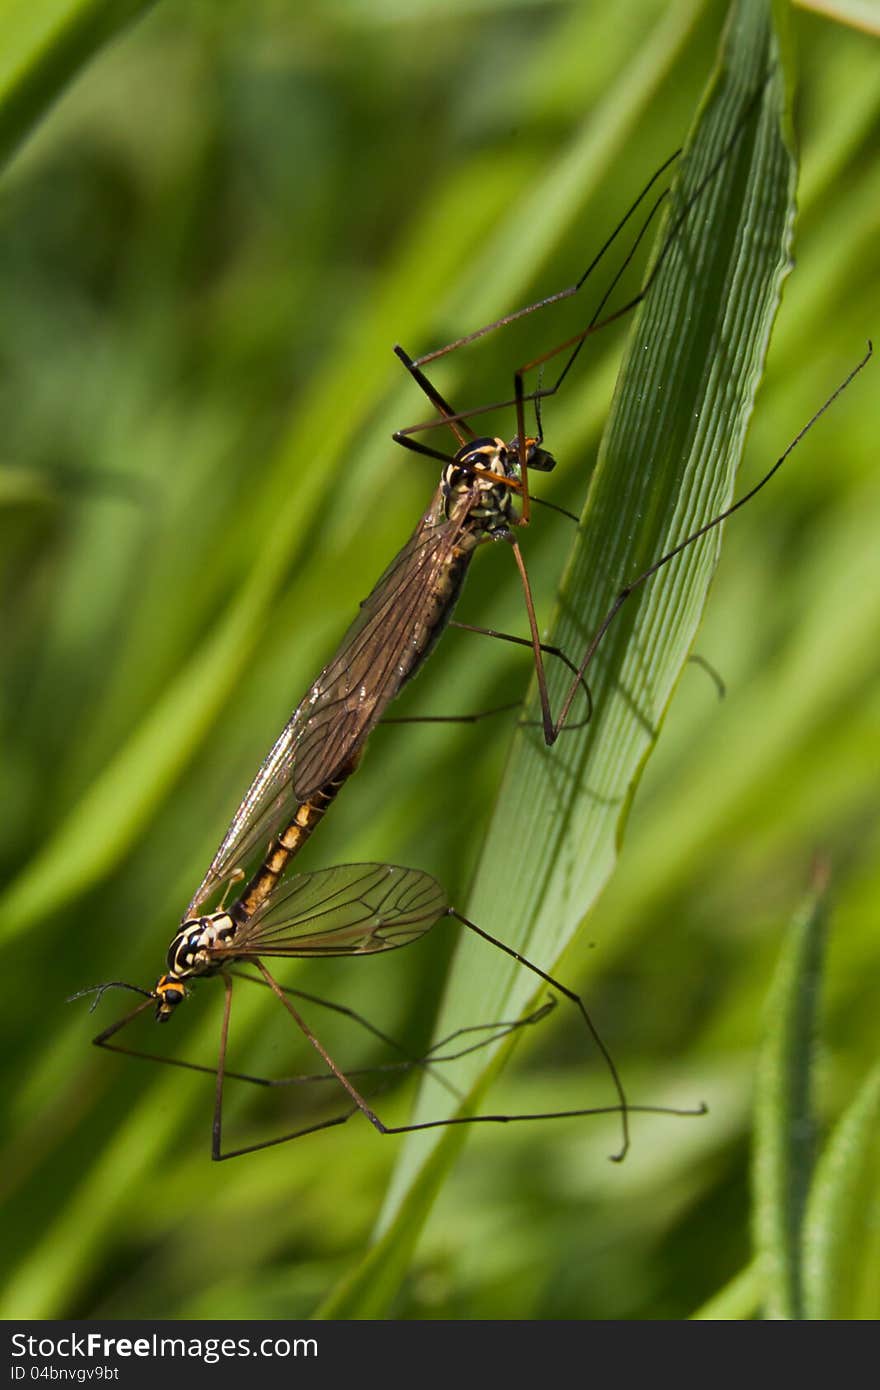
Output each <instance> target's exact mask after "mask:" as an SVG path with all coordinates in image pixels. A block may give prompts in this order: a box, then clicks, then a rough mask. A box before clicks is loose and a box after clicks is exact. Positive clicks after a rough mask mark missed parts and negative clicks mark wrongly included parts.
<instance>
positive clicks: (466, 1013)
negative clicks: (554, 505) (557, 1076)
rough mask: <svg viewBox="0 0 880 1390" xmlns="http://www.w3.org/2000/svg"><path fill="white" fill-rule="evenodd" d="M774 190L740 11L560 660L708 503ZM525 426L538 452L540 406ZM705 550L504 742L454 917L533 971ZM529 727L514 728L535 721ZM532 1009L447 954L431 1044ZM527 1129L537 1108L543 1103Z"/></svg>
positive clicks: (772, 260)
mask: <svg viewBox="0 0 880 1390" xmlns="http://www.w3.org/2000/svg"><path fill="white" fill-rule="evenodd" d="M794 180H795V174H794V160H793V156H792V152H791V148H790V140H789V135H788V116H787V108H786V87H785V81H784V76H783V70H782V67H781V56H780V49H779V45H778V40H777V37H776V35H775V32H774V31H773V29H772V27H771V24H770V21H769V17H768V12H767V8H766V6H765V5H764V4H762V3H752V2H751V0H743V3H737V4H735V5H734V6H733V8H732V11H731V16H730V20H729V24H728V28H727V31H726V34H725V36H724V40H723V43H722V49H721V54H720V57H719V62H718V67H717V70H716V73H715V74H714V76H713V78H712V80H711V82H710V84H709V88H708V90H707V92H706V95H705V97H704V100H703V104H702V108H701V111H700V114H699V117H698V119H697V123H696V125H695V128H694V131H693V134H692V136H691V137H690V139H689V140H688V143H687V146H686V153H685V156H684V158H683V160H682V167H681V171H680V175H679V178H678V180H677V182H676V185H675V192H674V196H673V199H672V207H671V210H670V215H669V220H668V221H667V224H666V226H667V228H668V227H669V226H670V225H672V226H673V227H674V226H675V225H676V223H675V216H676V211H677V210H678V211H680V210H681V209H682V208H687V207H688V206H689V203H691V202H693V207H692V209H691V211H690V213H689V214H688V216H687V217H686V219H685V221H684V223H683V224H682V225H681V227H680V228H679V229H678V230H677V232H676V235H675V238H674V241H673V251H672V254H671V255H669V256H668V257H667V258H666V260H665V261H664V263H663V265H662V268H661V271H660V274H659V276H658V277H657V279H656V281H655V283H654V284H653V286H652V289H651V292H650V294H649V296H648V298H647V301H646V302H645V304H644V306H643V309H642V311H641V312H640V313H639V316H638V319H637V321H636V322H635V324H634V325H633V329H632V334H631V337H630V341H629V347H628V350H627V354H626V358H625V361H624V365H623V367H622V370H621V374H620V378H619V380H618V384H617V389H616V393H615V398H614V403H613V407H612V411H611V416H610V419H609V422H608V426H607V429H606V432H605V436H604V439H603V444H602V449H601V454H600V460H599V464H598V467H597V469H596V472H595V474H594V476H593V479H592V482H591V486H590V491H589V495H588V498H587V502H586V507H585V511H584V516H583V518H582V522H581V527H580V530H579V534H578V538H577V541H576V543H575V546H574V550H573V552H572V555H571V557H570V559H569V562H568V565H567V567H566V572H565V576H564V578H563V581H562V585H561V591H560V602H559V612H558V617H557V621H556V623H555V625H554V628H553V633H552V640H553V641H555V642H557V643H559V644H560V645H561V646H562V647H563V649H564V650H566V651H568V652H574V653H577V652H580V651H583V650H584V649H585V647H586V645H587V643H588V642H589V640H590V637H591V635H592V634H593V633H595V632H596V630H597V629H598V627H599V625H600V623H601V621H602V619H603V616H604V615H605V614H606V613H607V612H608V611H609V608H610V606H611V604H612V601H613V600H614V597H615V594H616V593H617V592H618V590H619V589H620V588H621V587H622V586H623V585H624V584H626V583H628V582H631V581H632V580H633V579H634V578H635V577H636V576H637V575H639V574H640V573H641V572H642V571H643V570H645V569H646V568H647V567H648V566H649V565H650V564H651V563H652V562H653V561H655V560H656V559H657V558H658V557H659V556H660V555H662V554H664V553H665V552H666V551H668V550H669V549H670V548H672V547H673V546H674V545H676V544H677V543H678V542H679V541H680V540H681V539H682V538H683V537H685V536H687V535H689V534H690V533H692V532H693V531H694V530H696V529H697V528H698V527H700V526H701V525H703V524H705V523H706V522H707V521H708V520H710V519H711V518H712V517H713V516H715V515H717V514H718V513H719V512H720V511H721V510H722V509H723V508H724V507H725V506H726V505H728V504H729V501H730V499H731V496H732V491H733V482H734V477H735V473H736V468H737V465H738V463H739V459H740V456H741V451H742V446H743V442H744V438H745V431H746V427H747V423H748V419H749V415H750V413H751V409H752V405H753V402H754V396H755V391H756V389H757V384H758V380H759V377H760V374H761V369H762V364H763V360H764V354H765V351H766V347H767V341H768V337H769V333H770V328H771V325H772V322H773V318H774V315H775V312H776V308H777V305H778V302H779V294H780V288H781V284H782V280H783V278H784V276H785V274H786V273H787V270H788V267H789V248H790V239H791V232H792V224H793V216H794V207H793V197H794ZM575 383H576V378H575V379H574V380H572V379H569V381H568V382H567V384H566V389H567V390H568V391H576V390H577V389H578V388H577V385H576V384H575ZM544 425H545V434H546V439H547V443H548V445H551V446H553V447H555V445H556V442H555V440H554V439H553V431H552V409H551V405H550V404H549V403H548V407H547V410H546V412H545V421H544ZM719 542H720V536H719V533H718V532H717V531H715V532H712V533H711V534H710V536H709V537H708V538H707V539H705V540H704V541H702V542H701V543H700V544H699V545H696V546H693V547H691V548H689V549H688V550H687V551H686V552H685V553H684V554H683V555H682V556H681V557H679V558H678V559H676V560H675V561H674V562H672V563H671V564H670V565H669V566H668V567H666V568H665V569H664V570H663V572H662V573H661V575H660V576H658V578H657V579H656V580H655V581H653V582H651V583H649V584H647V585H645V586H644V587H643V588H641V589H640V590H639V591H638V593H637V595H636V596H634V597H633V598H632V599H631V600H630V601H629V603H627V604H626V605H625V606H624V608H623V609H622V610H621V612H620V615H619V617H618V618H617V620H616V621H615V623H614V625H613V627H612V628H611V630H610V631H609V633H608V635H607V636H606V637H605V639H604V640H603V642H602V645H601V648H600V650H599V653H598V656H597V659H596V660H595V661H594V663H593V664H592V666H591V668H590V682H591V688H592V694H593V700H594V704H595V713H594V716H593V719H592V721H591V723H590V725H589V727H588V728H586V729H582V730H580V731H577V732H570V733H567V734H564V735H563V736H562V737H561V738H560V740H559V742H558V744H557V745H556V746H555V747H554V748H553V749H552V750H548V749H546V748H545V747H544V746H543V743H542V740H541V738H540V734H539V733H538V732H537V731H535V730H534V729H522V730H520V732H519V733H518V735H517V737H516V739H515V741H514V746H513V750H512V752H511V755H510V757H509V759H508V763H507V768H506V772H505V776H504V779H503V782H502V786H501V789H500V792H499V796H498V800H497V804H496V808H495V812H494V815H493V818H492V821H491V824H490V827H489V833H488V836H487V841H486V845H485V848H484V851H483V854H482V856H481V859H480V864H479V869H478V874H477V881H476V885H475V888H474V892H473V894H472V897H471V899H470V901H469V904H468V909H467V914H468V916H469V917H470V918H471V920H473V921H475V922H476V923H478V924H479V925H480V926H481V927H482V928H484V929H485V930H487V931H489V932H492V933H493V934H495V935H497V936H498V937H499V938H500V939H501V940H503V941H504V943H505V944H506V945H508V946H510V947H512V948H514V949H515V950H517V951H519V952H520V953H522V954H523V955H524V956H526V957H528V958H529V959H530V960H532V961H534V962H535V963H536V964H537V965H539V966H540V967H541V968H543V969H544V970H548V971H553V970H555V969H556V968H557V963H558V962H559V960H560V958H561V957H562V955H563V953H564V952H565V951H566V949H567V948H570V947H571V945H572V943H573V942H574V941H575V940H576V939H577V938H578V936H579V934H580V932H581V928H582V926H583V923H584V918H585V915H586V913H587V912H588V910H589V908H590V906H591V904H592V903H593V902H594V901H595V899H596V898H597V896H598V894H599V893H600V891H601V889H602V887H603V886H604V884H605V882H606V881H607V879H608V878H609V876H610V874H611V873H612V871H613V868H614V864H615V861H616V858H617V853H618V849H619V845H620V840H621V836H622V834H623V831H624V827H625V823H626V818H627V814H628V811H629V807H630V804H631V801H632V797H633V794H634V791H635V788H636V785H637V783H638V780H639V777H640V775H641V771H642V769H643V767H644V765H645V761H646V759H647V758H648V756H649V754H650V752H651V749H652V748H653V746H654V743H655V741H656V738H657V735H658V732H659V729H660V725H661V724H662V721H663V717H664V714H665V712H666V709H667V707H668V704H669V701H670V699H671V696H672V693H673V690H674V687H675V684H676V682H677V680H678V677H679V675H680V673H681V670H682V666H683V664H684V662H685V660H686V658H687V655H688V653H689V651H690V648H691V645H692V643H693V639H694V635H695V632H696V628H697V624H698V622H699V617H700V613H701V611H702V606H703V603H704V601H705V597H706V592H707V588H708V585H709V582H710V579H711V576H712V573H713V570H714V567H715V564H716V561H717V556H718V547H719ZM561 684H562V682H561V681H560V680H559V679H554V681H553V684H552V687H551V689H552V693H553V696H554V698H555V700H556V701H557V702H558V700H559V694H560V686H561ZM531 708H532V716H533V717H534V711H535V703H534V701H532V706H531ZM534 997H535V977H534V975H532V974H530V973H529V972H528V971H527V970H524V969H522V968H519V967H516V966H513V965H512V964H511V963H510V962H509V961H508V960H507V959H505V958H504V957H502V956H501V954H500V953H497V952H496V953H494V954H493V953H492V952H491V951H490V950H489V949H488V948H487V947H486V946H484V945H481V944H479V943H476V942H474V941H472V940H466V941H464V942H463V943H462V945H461V948H460V950H459V954H458V958H457V960H456V963H455V968H454V969H453V971H452V973H451V976H450V979H449V983H448V986H447V991H446V1003H445V1007H444V1009H443V1012H442V1016H441V1019H440V1022H439V1025H438V1028H439V1032H440V1034H441V1035H446V1034H448V1033H450V1032H452V1031H453V1030H454V1029H455V1028H458V1027H463V1026H467V1025H468V1024H473V1023H474V1021H476V1020H478V1019H479V1020H484V1021H485V1020H488V1019H492V1018H510V1017H514V1016H516V1015H517V1013H518V1012H519V1011H521V1010H522V1009H523V1008H524V1007H526V1005H527V1004H528V1003H529V1002H530V1001H531V1000H532V999H534ZM562 1007H563V1008H565V1007H567V1006H566V1005H565V1004H564V1003H563V1005H562ZM583 1041H584V1057H585V1062H584V1077H585V1080H584V1101H583V1103H584V1105H585V1106H587V1105H590V1104H595V1105H598V1104H603V1103H605V1104H613V1103H614V1092H613V1090H612V1088H611V1087H610V1086H609V1085H608V1080H607V1077H602V1075H601V1073H602V1068H601V1064H600V1065H599V1066H598V1067H594V1068H593V1069H592V1070H591V1069H589V1068H588V1064H587V1058H588V1055H589V1052H590V1047H589V1038H588V1037H587V1035H586V1032H584V1038H583ZM501 1060H502V1058H501V1056H500V1054H496V1055H495V1057H494V1058H492V1059H491V1060H489V1061H487V1059H486V1056H485V1054H479V1055H477V1056H476V1057H471V1058H469V1059H466V1060H465V1061H463V1062H462V1063H461V1064H460V1066H459V1068H458V1071H457V1075H456V1081H457V1084H458V1085H459V1086H460V1087H461V1088H462V1090H463V1091H464V1092H465V1093H466V1094H467V1096H468V1102H467V1105H468V1109H470V1110H475V1109H476V1108H477V1107H478V1106H482V1108H484V1109H485V1091H486V1088H487V1086H488V1082H489V1080H490V1079H491V1078H492V1076H493V1075H494V1074H495V1073H496V1072H497V1070H498V1068H499V1066H500V1063H501ZM632 1099H635V1100H639V1101H642V1100H650V1099H652V1098H651V1097H642V1096H638V1097H632ZM676 1099H677V1100H678V1101H679V1102H680V1103H681V1104H685V1103H686V1102H687V1100H688V1099H692V1098H691V1097H688V1096H687V1095H686V1094H683V1095H680V1096H678V1097H677V1098H676ZM442 1106H443V1096H442V1093H440V1092H439V1088H437V1087H436V1085H432V1084H431V1083H428V1084H427V1085H426V1086H425V1087H424V1088H423V1093H422V1096H421V1099H420V1103H419V1106H418V1109H417V1111H416V1116H415V1118H416V1119H417V1120H427V1119H428V1118H429V1117H433V1116H436V1115H437V1114H438V1107H442ZM494 1108H495V1107H493V1109H494ZM546 1108H547V1109H548V1110H552V1109H554V1108H555V1107H554V1105H553V1101H552V1097H548V1098H547V1104H546ZM439 1113H440V1114H442V1113H443V1109H442V1108H440V1109H439ZM584 1123H588V1121H584ZM668 1123H673V1121H668ZM678 1123H681V1121H678ZM694 1123H696V1121H694ZM464 1130H465V1126H457V1127H454V1128H451V1129H448V1130H446V1131H445V1132H443V1131H440V1132H439V1133H438V1132H436V1131H435V1132H429V1133H427V1134H423V1135H416V1136H412V1137H411V1139H410V1141H409V1143H408V1145H407V1148H406V1149H405V1151H404V1154H403V1156H402V1159H401V1162H400V1164H399V1166H398V1169H397V1172H396V1175H395V1179H394V1182H393V1185H392V1190H391V1193H390V1195H389V1198H388V1201H387V1204H386V1208H385V1212H384V1215H383V1219H382V1223H381V1229H380V1233H379V1237H378V1243H377V1244H376V1245H375V1246H374V1248H373V1249H372V1250H371V1251H370V1252H369V1253H368V1254H367V1256H366V1257H365V1259H364V1261H363V1262H362V1264H361V1265H360V1266H359V1268H358V1269H357V1270H355V1271H354V1273H353V1275H351V1276H350V1277H349V1278H348V1279H347V1281H346V1282H345V1283H344V1284H343V1286H342V1288H341V1290H340V1292H339V1294H338V1296H337V1297H334V1298H331V1299H330V1300H329V1302H328V1303H327V1304H326V1305H325V1307H324V1310H323V1311H324V1312H325V1313H326V1314H327V1315H332V1316H376V1315H381V1314H382V1313H383V1312H384V1311H387V1307H388V1301H389V1299H390V1297H391V1295H392V1293H393V1291H394V1289H395V1287H396V1285H397V1282H398V1280H399V1278H400V1276H401V1274H402V1272H403V1270H404V1269H405V1267H406V1265H407V1263H408V1260H409V1257H410V1253H411V1250H412V1247H413V1245H414V1243H415V1241H416V1239H417V1236H418V1233H419V1230H420V1229H421V1225H422V1223H423V1220H424V1217H425V1214H426V1213H427V1211H428V1210H429V1209H430V1206H431V1203H432V1200H433V1197H434V1196H435V1194H436V1192H437V1190H438V1189H439V1186H440V1184H441V1181H442V1178H443V1176H444V1174H445V1173H446V1172H447V1171H448V1169H449V1166H450V1164H451V1163H452V1161H453V1159H454V1157H455V1155H456V1153H457V1152H458V1150H459V1148H460V1146H461V1144H462V1142H463V1140H464ZM636 1142H638V1130H636Z"/></svg>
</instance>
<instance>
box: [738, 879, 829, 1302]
mask: <svg viewBox="0 0 880 1390" xmlns="http://www.w3.org/2000/svg"><path fill="white" fill-rule="evenodd" d="M826 917H827V912H826V904H825V898H824V889H819V890H818V891H817V892H816V893H814V894H813V895H812V896H811V898H810V900H809V902H808V903H807V905H806V906H805V907H804V909H803V910H802V911H801V912H800V913H799V915H798V916H797V918H796V919H795V921H794V922H793V923H792V926H791V929H790V934H789V938H788V940H787V942H786V946H785V949H784V951H783V954H782V959H781V961H780V963H779V968H778V970H777V973H776V978H775V980H774V982H773V987H772V989H771V992H770V997H769V1000H768V1008H767V1019H768V1027H767V1033H766V1037H765V1041H764V1046H763V1049H762V1053H761V1057H760V1060H759V1064H758V1076H757V1085H756V1095H755V1141H754V1142H755V1151H754V1160H753V1185H754V1243H755V1249H756V1251H757V1259H758V1262H759V1267H760V1269H761V1276H762V1283H763V1290H764V1311H765V1315H766V1316H767V1317H770V1318H801V1317H802V1316H803V1288H802V1279H803V1269H802V1264H801V1227H802V1224H803V1219H804V1209H805V1206H806V1201H807V1193H808V1190H809V1184H810V1174H811V1169H812V1163H813V1142H814V1121H813V1113H812V1104H811V1093H810V1092H811V1072H812V1063H813V1048H814V1041H815V1035H816V1011H817V1008H818V994H819V985H820V981H821V975H822V959H823V950H824V940H825V927H826Z"/></svg>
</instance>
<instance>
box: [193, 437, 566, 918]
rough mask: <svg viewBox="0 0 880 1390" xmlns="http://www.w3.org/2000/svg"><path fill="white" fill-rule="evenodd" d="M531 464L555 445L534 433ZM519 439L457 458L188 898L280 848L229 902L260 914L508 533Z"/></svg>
mask: <svg viewBox="0 0 880 1390" xmlns="http://www.w3.org/2000/svg"><path fill="white" fill-rule="evenodd" d="M525 444H526V450H527V456H528V458H529V463H530V466H531V467H533V468H538V469H543V470H544V471H548V470H549V469H550V468H552V467H553V466H554V460H553V459H552V458H551V456H550V455H549V454H547V453H545V452H544V451H543V450H542V449H540V448H539V447H538V445H537V442H536V441H535V440H531V439H529V440H526V441H525ZM519 457H520V447H519V444H518V441H517V440H513V441H512V442H511V443H510V444H505V443H504V442H503V441H502V440H500V439H476V440H473V441H471V442H470V443H468V444H467V445H465V446H463V447H462V448H461V449H460V450H459V451H458V453H457V454H456V455H455V458H454V459H453V460H452V461H451V462H449V463H447V465H446V467H445V468H444V470H443V475H442V477H441V480H440V484H439V486H438V488H437V491H436V492H435V494H434V496H433V498H432V500H431V503H430V505H429V507H428V508H427V510H426V511H425V513H424V515H423V516H422V517H421V519H420V521H419V523H418V525H417V526H416V528H415V530H414V532H413V534H412V536H411V537H410V539H409V540H408V541H407V543H406V545H405V546H404V547H403V549H402V550H401V551H400V552H399V553H398V554H397V555H396V556H395V558H394V559H393V560H392V562H391V564H390V565H389V566H388V568H387V569H386V570H385V572H384V573H383V574H382V576H381V578H380V579H379V581H378V583H377V584H376V585H375V587H374V588H373V590H372V592H371V593H370V595H369V596H368V597H367V598H366V599H365V600H364V601H363V603H362V604H361V607H360V612H359V613H358V616H357V617H356V618H355V620H354V622H353V623H352V625H351V627H350V628H349V629H348V631H347V632H346V634H345V636H344V637H343V639H342V642H341V643H340V646H339V649H338V651H337V652H336V654H335V656H334V657H333V658H332V659H331V661H329V662H328V664H327V665H326V666H325V667H324V669H323V670H322V672H321V674H320V675H319V676H318V678H317V680H315V681H314V682H313V684H312V685H311V686H310V688H309V690H308V691H307V692H306V694H305V696H304V697H303V699H302V700H301V701H300V703H299V704H298V705H297V707H296V709H295V710H294V712H293V714H292V715H291V717H290V719H289V720H288V722H287V724H286V725H285V727H284V729H283V730H282V731H281V733H280V735H279V736H278V738H277V739H276V741H275V743H274V745H273V747H272V749H271V750H270V752H269V754H268V756H267V757H266V759H265V760H264V762H263V764H262V766H261V767H260V769H259V771H258V773H257V775H256V777H255V778H254V780H253V782H252V783H251V786H250V788H249V789H248V791H247V793H246V794H245V796H244V799H243V800H242V802H241V805H240V806H239V808H238V810H237V811H236V813H235V816H234V817H233V819H232V823H231V825H230V826H229V829H228V830H227V832H226V835H225V836H224V839H223V842H222V844H221V845H220V848H219V849H218V850H217V853H216V854H215V856H214V858H213V860H212V861H211V864H210V866H209V868H208V871H207V873H206V874H205V877H204V878H203V880H202V882H201V883H200V885H199V887H198V889H197V890H196V892H195V894H194V895H193V898H192V900H191V901H190V903H189V906H188V908H187V911H186V914H185V919H184V925H185V924H186V921H187V920H189V919H191V918H193V917H194V916H196V915H197V914H198V911H199V909H200V908H201V907H202V906H203V905H204V904H205V903H207V902H208V901H209V900H210V899H211V898H212V897H213V895H214V894H215V893H216V892H217V890H218V889H220V888H221V887H223V886H224V885H227V884H230V883H233V882H235V881H236V880H238V879H241V878H242V877H243V875H244V872H245V870H246V867H247V865H248V862H249V861H250V860H251V859H252V858H253V856H254V854H255V853H256V852H257V851H258V850H259V848H260V846H261V845H265V844H266V843H267V842H271V843H270V849H269V851H268V854H267V856H266V858H265V860H264V861H263V864H262V866H261V868H260V870H258V872H257V874H256V875H255V877H254V878H253V879H252V880H251V882H250V883H249V884H248V885H247V887H246V888H245V889H244V891H243V893H242V894H241V896H240V897H239V898H238V900H237V901H236V902H235V903H234V904H233V906H232V907H231V908H230V909H229V912H230V913H231V914H233V915H234V914H235V913H236V912H239V913H244V914H246V915H249V914H250V913H251V912H253V911H254V910H255V908H256V907H258V906H259V904H260V902H261V901H262V897H261V894H262V893H264V892H267V891H271V888H272V887H273V885H274V884H275V883H277V880H278V878H279V877H280V874H281V873H282V872H283V870H284V868H285V867H286V865H287V864H288V863H289V861H290V859H291V858H292V856H293V855H294V854H295V853H296V851H297V850H298V849H299V847H300V845H301V844H302V843H303V841H304V840H305V838H307V836H308V835H309V834H310V833H311V831H312V829H313V828H314V826H315V825H317V823H318V820H320V818H321V816H322V815H323V814H324V812H325V810H326V808H327V806H328V805H329V803H330V801H331V800H332V799H333V797H335V796H336V794H337V793H338V791H339V789H340V787H341V786H342V783H343V782H344V781H345V779H346V778H347V777H348V776H350V775H351V773H352V772H353V771H354V768H355V767H356V765H357V762H358V759H359V757H360V754H361V751H362V749H363V745H364V743H365V742H366V740H367V738H368V737H369V735H370V733H371V732H372V730H373V729H374V728H375V727H376V725H377V724H378V722H379V721H380V719H381V718H382V715H383V714H384V712H385V710H386V709H387V707H388V705H389V704H390V702H391V701H392V700H393V699H394V697H395V695H397V693H398V692H399V691H400V689H401V687H402V686H403V685H404V684H405V683H406V681H408V680H409V679H410V678H411V677H412V676H414V675H415V673H416V672H417V671H418V670H419V668H420V667H421V665H422V663H423V662H424V661H425V660H426V658H427V657H428V656H429V654H430V652H431V650H432V648H433V647H434V644H435V643H436V642H437V639H438V638H439V636H440V634H441V633H442V631H443V629H444V627H445V626H446V625H447V623H448V622H449V620H450V617H451V615H452V612H453V609H454V607H455V604H456V602H457V600H458V596H459V593H460V592H461V587H462V584H463V582H464V578H465V575H466V573H467V569H468V566H469V564H470V561H471V558H472V556H473V554H474V551H475V550H476V548H477V547H478V546H479V545H480V544H482V543H483V542H485V541H488V540H499V539H508V538H509V537H510V526H511V522H512V517H513V510H514V509H513V493H514V492H515V491H516V490H517V487H518V477H519V471H520V470H519Z"/></svg>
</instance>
